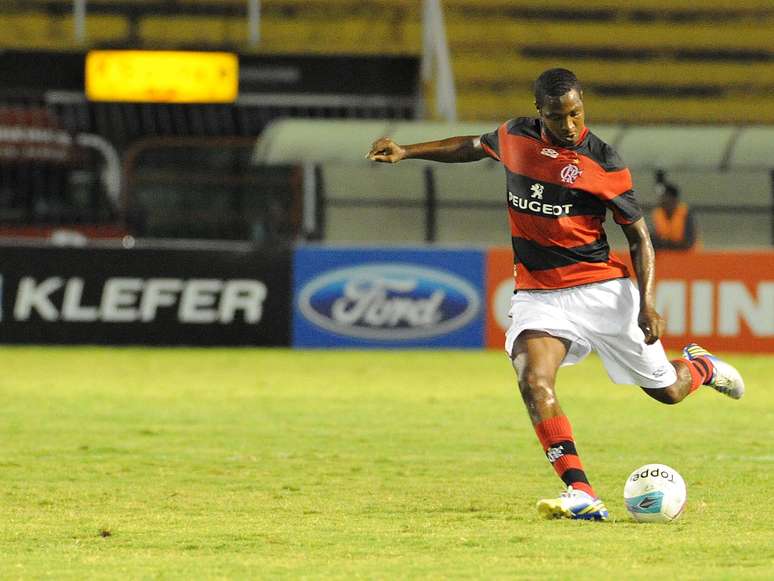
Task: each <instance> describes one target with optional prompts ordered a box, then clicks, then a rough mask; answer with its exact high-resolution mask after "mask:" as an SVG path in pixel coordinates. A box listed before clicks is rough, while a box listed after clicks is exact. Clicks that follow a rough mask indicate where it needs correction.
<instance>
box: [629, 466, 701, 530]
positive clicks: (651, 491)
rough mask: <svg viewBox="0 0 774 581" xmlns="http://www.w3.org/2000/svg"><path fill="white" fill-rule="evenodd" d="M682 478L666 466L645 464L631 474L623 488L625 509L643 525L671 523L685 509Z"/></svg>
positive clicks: (684, 492)
mask: <svg viewBox="0 0 774 581" xmlns="http://www.w3.org/2000/svg"><path fill="white" fill-rule="evenodd" d="M685 500H686V491H685V482H684V481H683V477H682V476H680V475H679V474H678V473H677V470H675V469H674V468H670V467H669V466H666V465H664V464H646V465H645V466H640V467H639V468H637V470H635V471H634V472H632V473H631V474H630V475H629V478H627V479H626V485H625V486H624V501H625V502H626V510H628V511H629V514H630V515H632V517H634V520H637V521H640V522H672V521H673V520H677V518H678V517H679V516H680V514H681V513H682V512H683V509H684V508H685Z"/></svg>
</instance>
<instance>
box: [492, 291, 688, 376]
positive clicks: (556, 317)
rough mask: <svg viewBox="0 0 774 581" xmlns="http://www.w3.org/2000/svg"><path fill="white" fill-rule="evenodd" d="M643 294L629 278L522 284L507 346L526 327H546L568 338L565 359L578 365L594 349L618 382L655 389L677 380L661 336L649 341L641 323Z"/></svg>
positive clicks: (510, 349)
mask: <svg viewBox="0 0 774 581" xmlns="http://www.w3.org/2000/svg"><path fill="white" fill-rule="evenodd" d="M639 303H640V296H639V291H638V290H637V287H636V286H635V285H634V283H632V281H631V280H630V279H628V278H619V279H615V280H608V281H605V282H598V283H593V284H587V285H583V286H577V287H573V288H568V289H557V290H527V291H522V290H520V291H519V292H517V293H516V294H514V295H513V298H512V299H511V309H510V311H509V313H508V316H509V317H510V318H511V319H512V321H511V326H510V328H509V329H508V331H507V332H506V334H505V351H506V352H507V353H508V356H510V355H511V353H512V352H513V344H514V342H515V341H516V338H517V337H518V336H519V335H520V334H521V332H522V331H527V330H534V331H545V332H546V333H548V334H549V335H553V336H554V337H561V338H563V339H567V340H568V341H570V348H569V349H568V351H567V355H565V357H564V361H562V366H564V365H574V364H575V363H578V362H579V361H582V360H583V358H585V357H586V356H587V355H588V354H589V353H591V351H592V350H594V351H596V352H597V353H598V354H599V356H600V358H601V359H602V363H603V364H604V366H605V369H606V370H607V374H608V375H609V376H610V379H611V380H613V382H614V383H628V384H634V385H640V386H642V387H647V388H651V389H655V388H664V387H668V386H670V385H672V384H673V383H674V382H675V381H676V380H677V374H676V373H675V370H674V367H672V364H671V363H670V362H669V359H668V358H667V356H666V353H665V352H664V347H663V346H662V345H661V341H657V342H656V343H654V344H653V345H647V344H645V335H644V334H643V332H642V330H641V329H640V328H639V327H638V326H637V317H638V315H639Z"/></svg>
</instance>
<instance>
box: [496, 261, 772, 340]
mask: <svg viewBox="0 0 774 581" xmlns="http://www.w3.org/2000/svg"><path fill="white" fill-rule="evenodd" d="M618 257H619V258H620V259H621V260H623V261H625V262H627V263H629V257H628V256H627V255H626V254H625V253H619V255H618ZM656 279H657V281H656V308H657V310H658V311H659V313H661V315H662V316H663V317H664V318H665V319H666V335H665V336H664V338H663V343H664V345H665V346H666V347H667V348H668V349H674V350H677V349H681V348H682V347H683V346H684V345H685V344H686V343H689V342H691V341H695V342H697V343H699V344H701V345H702V346H704V347H706V348H707V349H710V350H716V351H735V352H741V353H774V252H767V251H748V252H742V251H739V252H699V253H686V252H660V253H658V255H657V257H656ZM512 294H513V254H512V251H511V249H510V248H493V249H491V250H490V252H489V254H488V256H487V294H486V297H487V298H486V301H487V325H486V345H487V346H488V347H490V348H499V349H502V348H503V342H504V333H505V330H506V329H507V328H508V325H509V324H510V319H508V308H509V306H510V299H511V295H512Z"/></svg>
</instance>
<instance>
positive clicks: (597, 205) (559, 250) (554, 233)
mask: <svg viewBox="0 0 774 581" xmlns="http://www.w3.org/2000/svg"><path fill="white" fill-rule="evenodd" d="M481 146H482V147H483V149H484V151H485V152H486V153H487V154H488V155H489V156H491V157H493V158H494V159H496V160H498V161H499V162H501V163H502V164H503V165H504V166H505V172H506V179H507V191H508V213H509V215H510V223H511V241H512V244H513V254H514V260H513V263H514V276H515V278H516V288H517V289H524V290H526V289H557V288H566V287H572V286H578V285H582V284H588V283H592V282H600V281H604V280H610V279H614V278H625V277H628V276H629V271H628V270H627V268H626V266H624V264H623V263H621V262H620V261H618V260H616V259H615V258H614V257H612V256H611V255H610V246H609V245H608V243H607V237H606V236H605V230H604V227H603V226H602V223H603V222H604V221H605V214H606V211H607V210H608V209H610V210H611V211H612V213H613V218H614V220H615V221H616V223H618V224H631V223H633V222H635V221H637V220H638V219H640V218H641V217H642V211H641V209H640V207H639V204H638V203H637V200H636V199H635V197H634V191H633V189H632V177H631V174H630V173H629V170H628V169H627V168H626V166H625V165H624V163H623V161H622V160H621V158H620V157H619V156H618V154H617V153H616V152H615V150H614V149H613V148H612V147H610V146H609V145H608V144H606V143H605V142H604V141H602V140H601V139H599V138H598V137H597V136H596V135H594V134H593V133H591V132H590V131H588V129H586V130H585V131H584V133H583V134H582V135H581V139H580V141H579V142H578V144H577V145H576V146H573V147H563V146H560V145H556V144H555V143H553V142H552V141H551V140H550V139H548V138H547V137H546V136H545V134H544V132H543V130H542V125H541V122H540V119H535V118H530V117H521V118H518V119H511V120H510V121H508V122H506V123H504V124H503V125H501V126H500V127H499V128H498V129H497V130H496V131H493V132H492V133H486V134H484V135H482V136H481Z"/></svg>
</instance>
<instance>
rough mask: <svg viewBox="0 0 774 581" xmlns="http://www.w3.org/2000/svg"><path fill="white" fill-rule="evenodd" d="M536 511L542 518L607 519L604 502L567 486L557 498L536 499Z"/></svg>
mask: <svg viewBox="0 0 774 581" xmlns="http://www.w3.org/2000/svg"><path fill="white" fill-rule="evenodd" d="M537 511H538V514H540V516H542V517H543V518H570V519H581V520H607V518H608V516H609V514H608V512H607V507H606V506H605V503H604V502H602V501H601V500H600V499H599V498H594V497H593V496H591V495H590V494H588V493H587V492H583V491H582V490H575V489H573V487H572V486H568V487H567V492H562V494H560V495H559V498H544V499H543V500H538V503H537Z"/></svg>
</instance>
